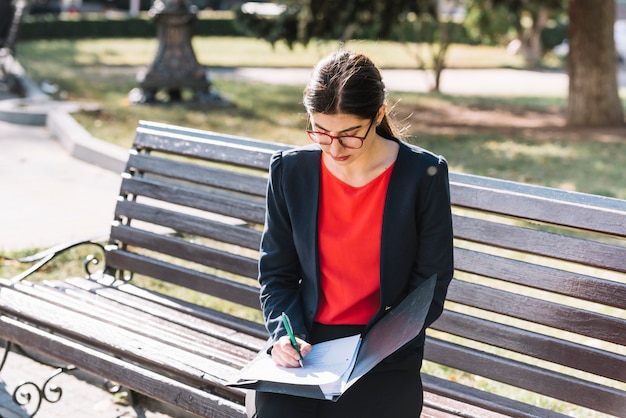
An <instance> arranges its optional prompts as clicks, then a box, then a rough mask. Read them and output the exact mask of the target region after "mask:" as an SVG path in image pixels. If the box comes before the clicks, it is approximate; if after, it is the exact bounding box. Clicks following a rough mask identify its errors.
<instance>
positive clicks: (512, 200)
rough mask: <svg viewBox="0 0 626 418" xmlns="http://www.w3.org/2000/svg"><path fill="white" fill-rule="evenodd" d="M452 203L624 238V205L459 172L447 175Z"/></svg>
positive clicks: (606, 198)
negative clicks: (448, 176)
mask: <svg viewBox="0 0 626 418" xmlns="http://www.w3.org/2000/svg"><path fill="white" fill-rule="evenodd" d="M450 193H451V199H452V204H453V205H456V206H460V207H466V208H472V209H477V210H482V211H485V212H493V213H500V214H504V215H508V216H514V217H519V218H523V219H532V220H536V221H543V222H548V223H554V224H559V225H566V226H571V227H574V228H576V229H578V228H584V229H587V230H589V231H597V232H603V233H607V234H610V235H614V234H616V235H619V236H621V237H626V203H624V201H623V200H619V199H612V198H608V197H603V196H593V195H588V194H583V193H575V192H569V191H564V190H558V189H552V188H549V187H542V186H533V185H529V184H521V183H515V182H510V181H505V180H499V179H490V178H486V177H480V176H472V175H468V174H461V173H451V174H450Z"/></svg>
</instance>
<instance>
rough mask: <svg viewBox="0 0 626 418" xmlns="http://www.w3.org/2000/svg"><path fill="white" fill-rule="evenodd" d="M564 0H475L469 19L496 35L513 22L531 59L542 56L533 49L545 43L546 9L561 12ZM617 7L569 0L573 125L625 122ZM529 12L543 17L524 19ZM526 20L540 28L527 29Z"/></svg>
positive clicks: (607, 0)
mask: <svg viewBox="0 0 626 418" xmlns="http://www.w3.org/2000/svg"><path fill="white" fill-rule="evenodd" d="M562 3H563V0H548V1H542V2H536V1H532V0H471V3H470V5H471V7H472V13H470V20H472V21H473V22H475V25H474V27H475V28H478V29H479V30H480V31H481V33H485V34H488V35H489V36H491V37H494V38H497V37H498V36H501V35H502V34H504V33H505V32H506V29H505V26H506V25H505V24H503V22H508V24H509V25H510V27H514V28H515V30H516V31H517V32H518V34H520V35H519V36H522V38H521V39H520V40H521V41H522V48H523V51H524V50H526V52H525V56H526V57H527V59H528V58H529V57H530V58H531V60H530V61H529V62H531V63H532V62H533V59H532V57H535V59H536V58H537V55H536V53H537V52H536V51H535V52H532V50H533V49H535V48H538V45H539V44H540V43H539V40H538V29H539V28H540V26H541V24H540V22H543V21H545V19H546V15H545V13H546V12H545V10H552V12H558V11H559V10H560V7H562V6H565V5H564V4H562ZM615 8H616V4H615V0H570V1H569V3H568V16H569V25H568V28H569V29H568V30H569V35H568V37H569V56H568V59H567V72H568V75H569V92H568V104H567V124H568V125H570V126H624V111H623V108H622V105H621V102H620V98H619V94H618V86H617V74H616V71H617V67H616V63H617V56H616V55H615V42H614V39H613V22H614V21H615ZM498 16H499V17H500V18H498ZM503 16H507V17H506V18H502V17H503ZM524 16H527V17H528V18H529V19H531V20H532V22H535V21H537V22H538V23H533V24H528V25H522V24H521V23H520V22H521V20H522V19H523V18H524ZM540 16H542V17H540ZM524 26H527V27H529V28H535V29H533V30H532V31H530V32H529V33H528V34H527V35H523V33H524V32H523V30H522V28H523V27H524ZM532 39H535V40H532ZM524 40H526V41H524ZM524 45H525V46H524Z"/></svg>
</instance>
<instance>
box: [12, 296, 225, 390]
mask: <svg viewBox="0 0 626 418" xmlns="http://www.w3.org/2000/svg"><path fill="white" fill-rule="evenodd" d="M9 293H10V295H11V302H10V303H7V304H6V305H5V307H4V308H5V310H6V312H11V313H12V314H16V315H18V316H19V317H20V318H26V319H29V320H30V321H33V323H35V324H37V325H39V326H43V327H45V328H47V329H50V330H52V331H59V332H61V333H62V335H65V336H67V337H70V338H74V339H75V340H76V341H80V342H82V343H83V344H86V345H88V346H90V347H94V348H99V349H101V350H104V351H105V352H109V353H115V354H116V355H117V356H119V357H120V358H123V359H126V360H127V361H130V362H132V363H135V364H138V365H143V367H147V368H149V369H150V368H152V369H154V368H156V370H161V371H162V372H164V373H166V374H168V375H169V376H177V378H178V379H180V380H181V381H186V382H188V383H190V382H193V383H194V384H195V385H197V387H203V388H211V390H215V391H217V392H219V393H220V394H222V395H226V394H228V393H232V394H234V395H233V400H234V399H236V398H237V394H236V393H237V391H235V390H234V389H233V388H228V387H223V385H224V383H225V381H226V379H227V377H228V376H230V375H232V372H233V369H232V368H229V367H226V366H224V365H222V364H221V363H218V362H214V361H211V360H210V359H209V358H208V357H204V356H199V355H197V354H194V353H192V352H189V351H186V350H182V349H180V348H178V347H175V346H174V345H172V344H168V343H162V342H160V341H158V340H157V339H155V338H147V337H145V336H142V335H139V334H138V333H137V332H136V331H128V330H126V329H123V328H120V326H119V324H116V325H112V324H110V323H107V322H106V321H102V320H100V319H96V318H93V317H90V316H86V315H84V314H83V315H79V314H77V313H76V312H73V311H72V310H70V309H66V308H63V307H60V306H57V305H55V304H53V303H49V302H47V301H45V300H42V299H35V298H33V297H30V296H27V295H25V294H23V293H20V292H15V291H11V292H9Z"/></svg>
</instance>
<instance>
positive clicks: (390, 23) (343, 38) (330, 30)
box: [236, 0, 465, 91]
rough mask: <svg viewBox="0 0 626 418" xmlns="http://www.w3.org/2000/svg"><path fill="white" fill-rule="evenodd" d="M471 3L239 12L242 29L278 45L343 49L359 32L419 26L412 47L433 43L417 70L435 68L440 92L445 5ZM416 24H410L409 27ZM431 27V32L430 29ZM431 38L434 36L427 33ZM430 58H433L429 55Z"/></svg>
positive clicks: (402, 0)
mask: <svg viewBox="0 0 626 418" xmlns="http://www.w3.org/2000/svg"><path fill="white" fill-rule="evenodd" d="M464 1H465V0H447V1H446V2H443V1H442V0H377V1H373V0H346V1H342V2H338V1H336V0H282V1H281V2H280V4H281V6H283V9H282V10H283V11H282V13H280V14H279V15H277V16H271V17H270V16H260V15H258V14H254V13H246V12H245V11H242V10H239V11H238V12H237V14H236V22H237V24H238V26H239V27H240V28H242V29H244V31H245V32H247V33H248V34H250V35H253V36H260V37H263V38H264V39H266V40H268V41H270V42H272V43H274V42H276V41H279V40H283V41H285V42H286V43H287V44H288V45H289V46H290V47H292V46H293V45H294V44H295V43H302V44H304V45H306V44H307V43H308V42H309V41H310V40H311V39H313V38H316V39H337V40H338V41H339V43H340V44H341V45H343V44H345V43H346V42H348V41H349V40H351V39H352V37H353V35H354V34H355V32H357V31H358V30H359V29H363V28H367V29H368V31H369V32H370V35H375V36H378V37H381V38H385V37H388V36H389V34H390V33H391V31H392V28H394V26H397V25H398V24H399V23H403V24H406V25H405V27H407V28H409V27H410V28H413V33H412V34H410V35H409V36H407V37H406V38H405V40H404V42H405V43H407V44H427V45H428V46H429V48H428V51H427V54H421V53H417V52H415V53H414V56H415V58H416V60H417V67H419V68H422V69H428V68H432V69H433V70H434V74H435V76H434V84H433V87H432V89H433V90H434V91H439V80H440V79H441V72H442V71H443V70H444V68H445V67H446V64H445V60H446V54H447V51H448V47H449V45H450V42H451V40H450V36H449V35H450V34H449V26H450V25H449V19H446V18H445V16H442V15H441V14H440V13H439V10H438V6H439V4H440V3H447V4H448V6H455V5H459V4H460V3H463V2H464ZM408 23H410V24H408ZM424 27H427V29H424ZM425 34H428V35H425ZM424 55H427V58H425V57H424Z"/></svg>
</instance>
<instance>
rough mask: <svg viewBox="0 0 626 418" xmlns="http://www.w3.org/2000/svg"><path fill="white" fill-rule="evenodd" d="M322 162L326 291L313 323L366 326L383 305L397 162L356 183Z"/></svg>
mask: <svg viewBox="0 0 626 418" xmlns="http://www.w3.org/2000/svg"><path fill="white" fill-rule="evenodd" d="M321 164H322V170H321V173H322V175H321V188H320V207H319V225H318V239H319V252H320V269H321V287H322V292H321V294H320V301H319V306H318V310H317V314H316V316H315V321H316V322H320V323H322V324H327V325H339V324H343V325H365V324H367V323H368V322H369V320H370V319H371V318H372V316H373V315H374V314H375V313H376V312H377V311H378V307H379V304H380V239H381V232H382V223H383V212H384V207H385V196H386V195H387V186H388V185H389V178H390V177H391V172H392V171H393V170H392V169H393V165H391V167H389V168H388V169H386V170H385V171H384V172H383V173H382V174H381V175H379V176H378V177H377V178H375V179H374V180H372V181H371V182H369V183H368V184H366V185H364V186H362V187H352V186H350V185H348V184H346V183H344V182H342V181H341V180H339V179H337V178H336V177H335V176H333V175H332V174H331V172H330V171H329V170H328V169H327V168H326V165H325V164H324V162H323V161H322V163H321Z"/></svg>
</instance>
